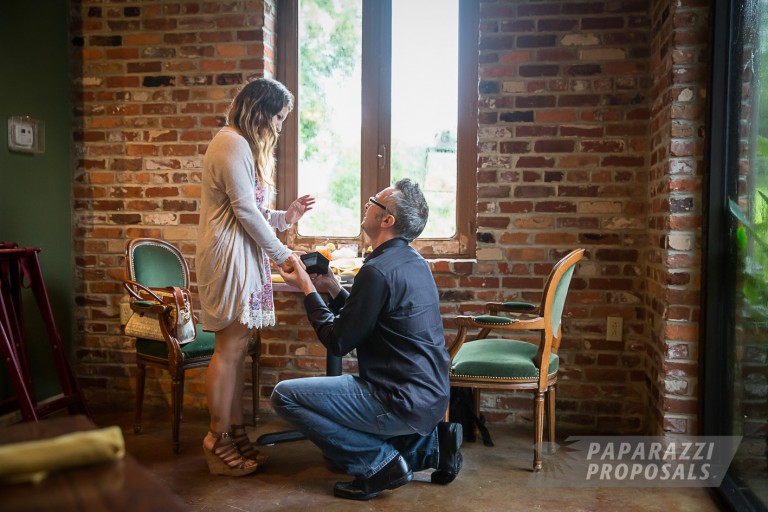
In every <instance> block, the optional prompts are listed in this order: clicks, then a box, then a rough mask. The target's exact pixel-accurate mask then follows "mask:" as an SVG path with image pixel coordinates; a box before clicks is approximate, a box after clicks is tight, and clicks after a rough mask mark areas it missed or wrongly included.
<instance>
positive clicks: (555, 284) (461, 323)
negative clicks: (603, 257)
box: [446, 249, 584, 471]
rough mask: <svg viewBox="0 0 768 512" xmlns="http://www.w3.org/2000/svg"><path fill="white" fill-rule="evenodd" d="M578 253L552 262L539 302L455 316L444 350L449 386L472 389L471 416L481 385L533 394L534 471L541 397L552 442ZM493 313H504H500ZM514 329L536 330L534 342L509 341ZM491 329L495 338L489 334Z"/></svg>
mask: <svg viewBox="0 0 768 512" xmlns="http://www.w3.org/2000/svg"><path fill="white" fill-rule="evenodd" d="M583 256H584V249H577V250H575V251H572V252H571V253H569V254H568V255H567V256H565V257H564V258H563V259H561V260H560V261H559V262H558V263H557V264H556V265H555V266H554V268H553V269H552V272H551V273H550V274H549V277H548V278H547V281H546V284H545V286H544V291H543V293H542V297H541V304H540V305H538V306H537V305H534V304H528V303H520V302H505V303H500V302H493V303H489V304H487V306H486V308H487V309H488V311H489V312H490V313H492V314H490V315H482V316H459V317H457V318H456V319H455V321H456V325H457V326H458V332H457V336H456V341H455V342H454V344H453V345H452V346H451V347H450V348H449V353H450V356H451V370H450V372H451V386H458V387H469V388H472V389H473V392H474V399H475V400H474V402H475V403H474V407H475V414H476V415H479V406H480V389H529V390H531V391H533V392H534V402H533V413H534V414H533V428H534V454H533V470H534V471H538V470H540V469H541V466H542V457H541V450H542V444H543V443H542V441H543V437H544V409H545V407H544V402H545V400H546V404H547V407H546V409H547V420H548V421H547V423H548V427H549V428H548V437H549V441H550V443H553V442H554V440H555V386H556V384H557V371H558V368H559V365H560V360H559V358H558V356H557V350H558V348H559V347H560V340H561V336H562V329H561V325H560V322H561V317H562V313H563V308H564V306H565V297H566V294H567V293H568V287H569V286H570V283H571V277H572V276H573V272H574V269H575V268H576V263H577V262H578V261H579V260H581V258H582V257H583ZM498 313H504V316H500V315H498ZM510 314H511V315H510ZM472 328H476V329H479V333H478V335H477V337H476V338H474V339H473V340H467V333H468V330H469V329H472ZM515 331H518V332H519V331H537V332H539V334H540V339H539V341H537V342H534V341H528V340H518V339H510V337H511V336H514V335H515V334H516V333H515ZM491 332H494V334H496V335H498V337H491V336H490V334H491ZM447 417H448V414H446V418H447Z"/></svg>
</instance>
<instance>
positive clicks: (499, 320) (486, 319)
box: [473, 315, 515, 325]
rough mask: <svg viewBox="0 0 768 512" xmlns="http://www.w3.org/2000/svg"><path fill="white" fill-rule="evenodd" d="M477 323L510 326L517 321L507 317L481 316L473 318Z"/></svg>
mask: <svg viewBox="0 0 768 512" xmlns="http://www.w3.org/2000/svg"><path fill="white" fill-rule="evenodd" d="M473 318H474V320H475V322H478V323H481V324H489V325H509V324H511V323H512V322H514V321H515V320H513V319H511V318H507V317H505V316H493V315H480V316H476V317H473Z"/></svg>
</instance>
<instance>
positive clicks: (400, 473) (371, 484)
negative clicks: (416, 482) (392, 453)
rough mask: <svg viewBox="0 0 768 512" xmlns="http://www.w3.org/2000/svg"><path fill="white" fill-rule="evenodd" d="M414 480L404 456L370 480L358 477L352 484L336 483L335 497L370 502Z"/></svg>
mask: <svg viewBox="0 0 768 512" xmlns="http://www.w3.org/2000/svg"><path fill="white" fill-rule="evenodd" d="M412 479H413V471H411V468H409V467H408V463H406V462H405V459H403V456H402V455H398V456H397V457H395V458H394V459H392V460H391V461H389V462H388V463H387V465H386V466H384V467H383V468H381V469H380V470H378V471H377V472H376V473H374V474H373V475H372V476H371V477H369V478H362V477H357V478H355V479H354V480H352V481H351V482H336V485H334V486H333V495H334V496H338V497H339V498H346V499H348V500H361V501H364V500H369V499H371V498H375V497H376V496H378V495H379V493H380V492H381V491H383V490H384V489H397V488H398V487H400V486H401V485H405V484H407V483H408V482H410V481H411V480H412Z"/></svg>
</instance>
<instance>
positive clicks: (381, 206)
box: [272, 179, 463, 500]
mask: <svg viewBox="0 0 768 512" xmlns="http://www.w3.org/2000/svg"><path fill="white" fill-rule="evenodd" d="M428 214H429V208H428V206H427V203H426V201H425V199H424V196H423V194H422V193H421V190H420V189H419V186H418V185H417V184H415V183H413V182H412V181H411V180H409V179H403V180H400V181H398V182H397V183H396V184H395V185H394V186H391V187H388V188H386V189H384V190H382V191H381V192H379V193H378V194H376V196H374V197H372V198H370V199H369V202H368V204H367V205H366V211H365V215H364V217H363V222H362V224H361V226H362V229H363V230H364V231H365V233H366V234H367V235H368V236H369V237H370V240H371V246H372V248H373V252H372V253H371V254H370V255H369V256H368V257H367V258H366V260H365V263H364V264H363V266H362V268H361V269H360V271H359V272H358V274H357V276H356V278H355V282H354V284H353V285H352V289H351V291H350V292H347V291H346V290H344V289H342V288H341V286H340V285H339V283H338V282H337V281H336V279H335V278H334V276H333V274H332V273H331V271H330V270H329V272H328V273H327V274H323V275H313V276H310V275H309V274H307V272H306V270H305V269H304V266H303V265H302V263H301V261H300V260H299V258H297V257H296V256H295V255H293V256H291V257H292V258H293V264H294V265H293V267H294V268H293V269H292V270H291V271H290V272H285V271H282V270H281V271H280V274H281V275H282V276H283V278H284V279H285V282H286V283H288V284H290V285H293V286H295V287H297V288H300V289H301V290H302V291H303V292H304V293H305V298H304V307H305V308H306V311H307V316H308V317H309V321H310V322H311V324H312V327H313V328H314V329H315V331H316V333H317V336H318V338H319V339H320V341H321V342H322V344H323V345H324V346H325V348H326V349H327V350H329V351H330V352H331V353H332V354H334V355H336V356H338V357H342V356H344V355H345V354H347V353H349V352H350V351H352V350H355V349H356V350H357V361H358V368H359V376H357V375H341V376H338V377H310V378H300V379H292V380H285V381H282V382H280V383H278V385H277V386H276V387H275V389H274V392H273V393H272V405H273V406H274V409H275V411H276V412H277V414H278V415H279V416H280V417H282V418H283V419H285V420H287V421H288V422H289V423H291V424H292V425H293V427H294V428H295V429H297V430H298V431H300V432H301V433H303V434H304V435H305V436H306V437H307V438H308V439H310V440H311V441H312V442H313V443H315V444H316V445H317V446H318V447H319V448H320V449H321V450H322V452H323V455H324V456H325V457H326V458H327V459H328V460H330V462H331V463H332V464H333V465H334V466H337V467H339V468H342V469H343V470H344V471H346V472H347V473H348V474H350V475H352V476H354V477H355V479H354V480H352V481H349V482H337V483H336V485H335V486H334V495H336V496H339V497H341V498H348V499H353V500H368V499H371V498H374V497H376V496H378V495H379V493H380V492H381V491H383V490H385V489H395V488H397V487H400V486H402V485H404V484H406V483H408V482H410V481H411V479H412V478H413V471H423V470H427V469H431V468H432V469H435V470H436V471H434V472H433V473H432V475H431V480H432V482H433V483H438V484H448V483H450V482H452V481H453V480H454V478H456V475H458V473H459V470H460V469H461V465H462V457H461V453H460V452H459V448H460V446H461V441H462V437H463V436H462V431H461V425H460V424H458V423H444V422H441V420H442V419H443V417H444V415H445V410H446V407H447V406H448V400H449V395H450V383H449V380H448V365H449V362H450V361H449V357H448V352H447V350H446V348H445V337H444V335H443V327H442V319H441V318H440V308H439V300H438V294H437V287H436V286H435V281H434V278H433V277H432V273H431V271H430V269H429V265H428V263H427V262H426V260H425V259H424V258H423V257H422V256H421V255H420V254H419V253H418V252H416V250H415V249H413V248H412V247H411V246H410V245H409V244H410V242H412V241H413V240H414V239H415V238H416V237H417V236H419V234H421V232H422V231H423V229H424V226H425V225H426V223H427V217H428ZM318 292H323V293H328V294H330V297H331V300H330V302H329V303H328V305H326V304H325V302H324V301H323V299H322V297H321V296H320V294H319V293H318Z"/></svg>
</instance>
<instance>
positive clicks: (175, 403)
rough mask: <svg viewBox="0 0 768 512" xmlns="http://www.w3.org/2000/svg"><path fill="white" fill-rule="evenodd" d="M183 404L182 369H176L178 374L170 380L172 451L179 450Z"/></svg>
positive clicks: (177, 451)
mask: <svg viewBox="0 0 768 512" xmlns="http://www.w3.org/2000/svg"><path fill="white" fill-rule="evenodd" d="M183 406H184V370H180V371H178V374H177V375H176V376H175V377H174V378H173V381H172V382H171V410H172V412H173V423H172V425H171V429H172V433H173V451H174V453H179V451H181V441H180V440H179V430H180V429H181V416H182V412H181V410H182V407H183Z"/></svg>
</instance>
